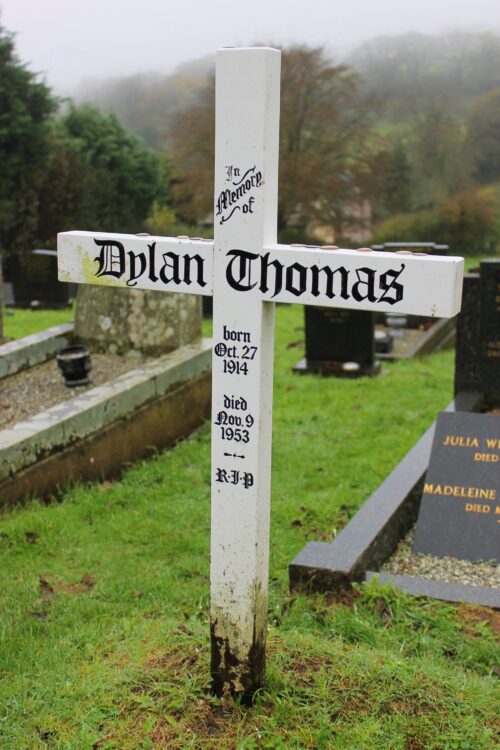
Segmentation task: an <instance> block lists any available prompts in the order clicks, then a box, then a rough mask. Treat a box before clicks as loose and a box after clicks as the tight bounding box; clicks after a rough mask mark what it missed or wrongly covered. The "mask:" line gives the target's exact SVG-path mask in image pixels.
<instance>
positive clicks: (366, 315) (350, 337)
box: [293, 305, 380, 377]
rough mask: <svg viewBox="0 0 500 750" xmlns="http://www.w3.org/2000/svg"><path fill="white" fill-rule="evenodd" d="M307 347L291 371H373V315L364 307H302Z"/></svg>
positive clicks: (376, 364)
mask: <svg viewBox="0 0 500 750" xmlns="http://www.w3.org/2000/svg"><path fill="white" fill-rule="evenodd" d="M304 317H305V334H306V345H305V348H306V351H305V354H306V356H305V359H302V360H301V361H300V362H299V363H298V364H297V365H296V366H295V367H294V368H293V369H294V372H299V373H306V372H313V373H320V374H322V375H337V376H338V377H359V376H361V375H376V374H377V373H378V372H380V363H379V362H378V360H376V359H375V334H374V330H375V323H374V315H373V313H371V312H365V311H364V310H342V309H338V308H326V307H312V306H307V305H306V306H305V307H304Z"/></svg>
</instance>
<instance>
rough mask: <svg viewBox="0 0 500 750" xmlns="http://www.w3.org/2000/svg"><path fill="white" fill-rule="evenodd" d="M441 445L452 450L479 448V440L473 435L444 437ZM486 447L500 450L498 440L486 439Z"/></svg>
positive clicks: (499, 439) (499, 440) (499, 441)
mask: <svg viewBox="0 0 500 750" xmlns="http://www.w3.org/2000/svg"><path fill="white" fill-rule="evenodd" d="M443 445H450V446H452V447H453V448H479V440H478V439H477V437H476V436H475V435H474V436H470V435H446V437H445V439H444V440H443ZM486 447H487V448H490V449H495V448H500V438H486Z"/></svg>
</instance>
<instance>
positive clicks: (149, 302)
mask: <svg viewBox="0 0 500 750" xmlns="http://www.w3.org/2000/svg"><path fill="white" fill-rule="evenodd" d="M75 336H76V338H77V339H78V340H79V341H81V342H82V343H84V344H85V345H86V346H87V347H88V348H89V349H90V350H91V351H92V350H93V351H97V352H102V353H109V354H128V353H130V352H133V351H136V352H141V353H142V354H145V355H149V356H159V355H161V354H166V353H167V352H170V351H172V350H173V349H177V348H178V347H179V346H184V345H185V344H188V343H190V342H191V341H194V340H195V339H197V338H199V337H200V336H201V298H200V297H198V296H195V295H191V294H175V293H168V292H149V291H143V290H139V289H117V288H112V287H102V286H91V285H88V286H87V285H80V286H79V287H78V294H77V302H76V316H75Z"/></svg>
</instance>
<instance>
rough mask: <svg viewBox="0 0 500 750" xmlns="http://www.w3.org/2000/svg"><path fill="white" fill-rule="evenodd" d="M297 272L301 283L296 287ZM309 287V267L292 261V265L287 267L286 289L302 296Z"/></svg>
mask: <svg viewBox="0 0 500 750" xmlns="http://www.w3.org/2000/svg"><path fill="white" fill-rule="evenodd" d="M295 272H296V274H297V276H298V281H299V285H298V287H296V286H295V285H294V273H295ZM306 287H307V268H306V267H305V266H302V265H301V264H300V263H292V265H291V266H288V268H287V269H286V289H287V292H290V293H291V294H294V295H295V296H296V297H300V295H301V294H304V292H305V291H306Z"/></svg>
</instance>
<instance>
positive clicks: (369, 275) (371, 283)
mask: <svg viewBox="0 0 500 750" xmlns="http://www.w3.org/2000/svg"><path fill="white" fill-rule="evenodd" d="M362 274H363V276H364V277H365V278H363V276H362ZM375 276H376V271H374V270H373V268H357V269H356V277H357V279H358V280H357V282H356V283H355V284H353V285H352V289H351V294H352V296H353V297H354V299H355V300H357V301H358V302H363V301H364V300H365V299H367V300H368V301H369V302H376V301H377V298H376V296H375ZM362 286H364V287H366V292H365V294H362V293H361V291H360V287H362Z"/></svg>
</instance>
